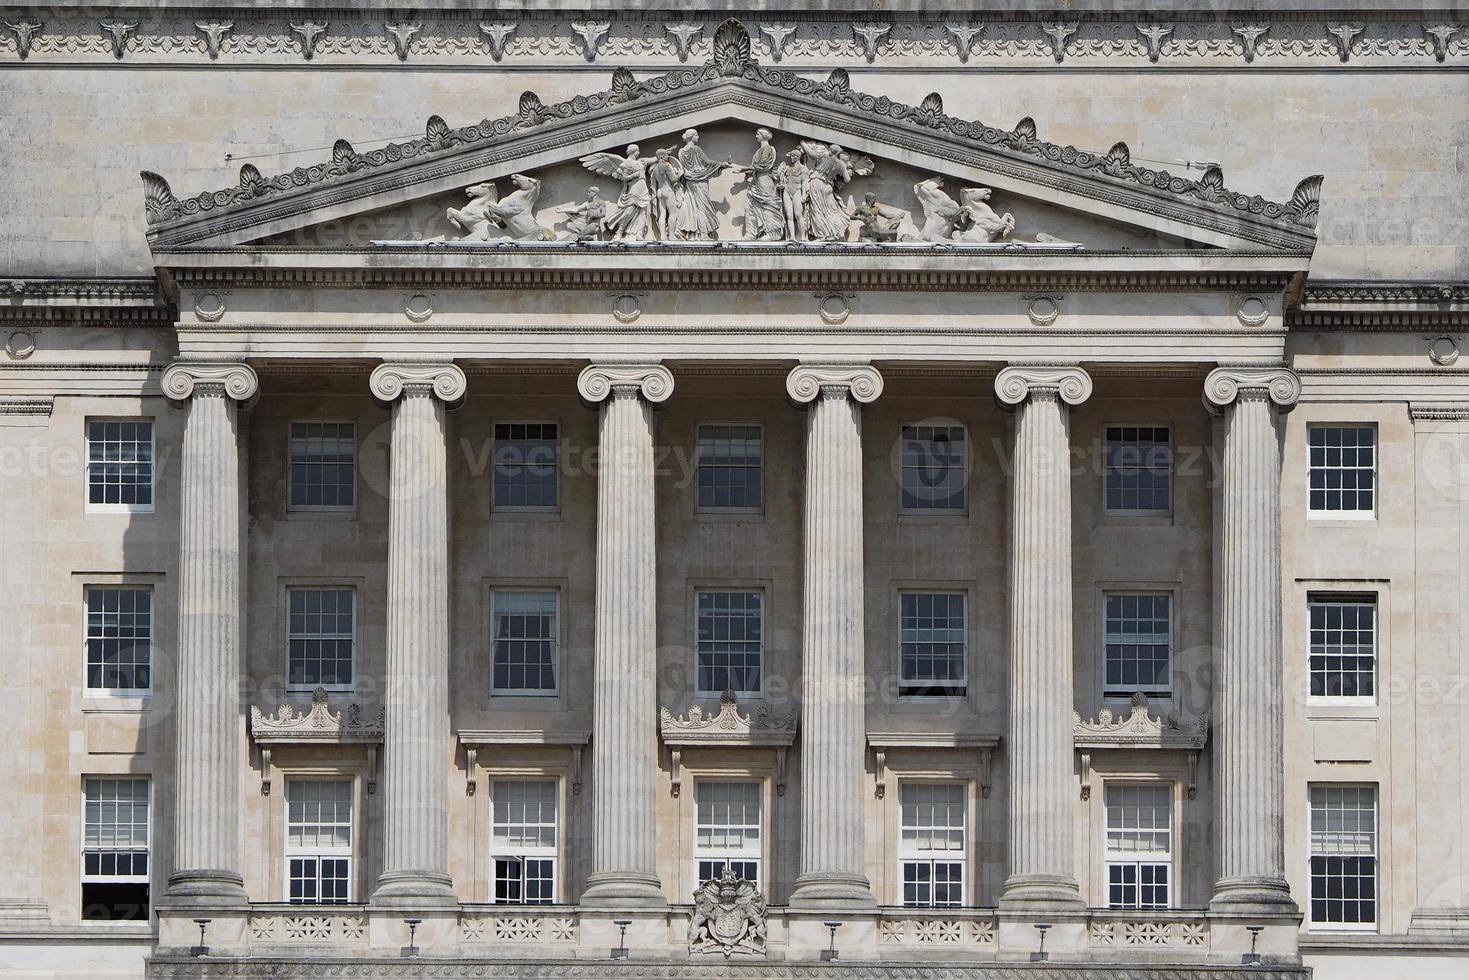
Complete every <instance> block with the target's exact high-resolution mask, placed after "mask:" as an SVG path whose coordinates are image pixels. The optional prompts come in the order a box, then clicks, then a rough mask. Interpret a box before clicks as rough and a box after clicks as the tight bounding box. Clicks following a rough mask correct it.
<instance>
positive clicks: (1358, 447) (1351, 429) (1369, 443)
mask: <svg viewBox="0 0 1469 980" xmlns="http://www.w3.org/2000/svg"><path fill="white" fill-rule="evenodd" d="M1306 448H1307V452H1308V453H1309V454H1310V467H1311V469H1310V492H1311V501H1310V513H1311V514H1312V515H1314V516H1318V517H1371V516H1372V515H1373V513H1374V510H1375V508H1376V505H1377V495H1376V494H1377V429H1376V428H1374V427H1373V426H1371V425H1311V426H1307V427H1306Z"/></svg>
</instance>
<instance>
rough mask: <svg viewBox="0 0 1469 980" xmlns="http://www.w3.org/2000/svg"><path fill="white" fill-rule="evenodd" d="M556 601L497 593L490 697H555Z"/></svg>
mask: <svg viewBox="0 0 1469 980" xmlns="http://www.w3.org/2000/svg"><path fill="white" fill-rule="evenodd" d="M556 598H557V597H556V593H555V592H510V591H505V590H500V589H496V590H495V595H494V602H493V604H492V605H493V609H494V620H495V622H494V627H493V628H494V637H493V641H492V642H493V643H494V652H493V654H492V657H491V661H492V662H491V667H490V674H491V676H490V693H491V694H523V695H542V694H555V693H556V629H557V627H556Z"/></svg>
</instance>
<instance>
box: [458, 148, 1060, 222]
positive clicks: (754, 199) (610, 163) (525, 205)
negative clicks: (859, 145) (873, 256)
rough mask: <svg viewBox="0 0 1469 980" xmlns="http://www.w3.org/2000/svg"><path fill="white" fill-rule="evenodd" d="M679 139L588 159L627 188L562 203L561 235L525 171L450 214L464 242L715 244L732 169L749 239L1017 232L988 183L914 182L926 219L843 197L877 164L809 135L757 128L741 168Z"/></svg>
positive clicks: (873, 200) (871, 198) (585, 160)
mask: <svg viewBox="0 0 1469 980" xmlns="http://www.w3.org/2000/svg"><path fill="white" fill-rule="evenodd" d="M682 141H683V145H682V146H680V147H678V148H677V149H674V148H672V147H668V148H660V149H658V150H656V151H654V153H653V155H652V156H651V157H648V156H643V155H642V151H641V149H640V148H639V147H638V145H637V144H636V143H634V144H632V145H630V146H628V147H627V149H626V151H625V152H624V154H622V155H619V154H616V153H606V152H603V153H589V154H587V155H586V156H583V157H582V158H581V164H582V166H584V167H586V168H587V169H588V170H590V171H592V172H593V173H596V174H600V175H602V176H604V177H611V178H613V179H614V180H617V181H618V182H619V183H620V184H621V185H622V189H621V192H620V193H619V194H618V196H617V200H615V201H609V200H606V199H605V198H603V197H602V196H601V190H600V188H598V187H591V188H589V189H588V190H587V196H586V199H585V200H583V201H580V202H578V203H575V204H569V205H566V206H563V207H558V208H556V211H557V213H559V214H563V215H565V216H566V218H565V221H564V225H565V231H564V232H562V233H560V234H559V235H558V234H557V233H555V232H553V231H552V230H551V229H549V228H547V227H545V226H544V225H542V224H541V223H540V222H539V221H538V220H537V218H536V207H537V203H538V201H539V199H540V194H541V181H540V180H539V179H537V178H535V177H529V176H526V175H525V174H514V175H512V176H511V177H510V181H511V183H512V184H514V185H515V189H514V190H513V191H511V192H510V193H509V194H507V195H505V196H504V197H499V196H498V195H497V190H496V186H495V184H494V183H483V184H476V185H474V186H473V187H470V188H468V189H467V191H466V193H467V194H468V195H469V197H470V203H469V204H468V205H466V206H465V207H462V208H450V209H449V211H448V218H449V220H450V221H451V222H453V223H454V224H455V225H456V226H457V227H458V228H459V229H460V230H461V231H462V232H463V236H462V237H461V239H460V240H461V241H482V242H496V241H540V242H549V241H563V242H591V241H618V242H642V241H665V242H667V241H689V242H710V241H715V240H717V239H718V238H719V217H718V214H717V212H716V208H715V202H714V201H713V199H712V197H711V194H710V188H709V182H710V180H711V179H712V178H713V177H715V176H716V175H718V174H720V173H721V172H723V171H726V170H732V171H736V172H738V173H739V174H740V175H741V176H742V177H743V178H744V180H745V183H746V190H745V213H744V219H745V220H744V240H745V241H755V242H837V241H847V240H848V239H849V235H850V229H851V227H852V224H853V222H856V223H857V226H858V229H859V230H858V237H859V239H860V240H861V241H866V242H914V243H918V242H934V243H939V242H997V241H1003V240H1005V239H1007V238H1009V237H1010V233H1011V232H1012V231H1014V230H1015V219H1014V217H1012V216H1011V215H1010V214H1009V213H1006V214H997V213H995V211H994V210H993V209H992V208H991V207H990V206H989V204H987V203H986V202H987V201H988V199H989V197H990V190H989V189H988V188H985V187H966V188H963V189H962V190H961V191H960V192H959V199H958V200H957V201H956V200H955V199H953V198H952V197H950V196H949V194H948V192H947V191H945V189H944V180H943V178H942V177H930V178H928V179H927V180H923V181H920V182H919V183H917V184H915V185H914V187H913V193H914V195H915V196H916V197H917V199H918V203H919V205H920V206H921V207H922V210H923V220H922V222H921V223H919V222H917V221H915V220H914V218H913V216H912V214H911V213H910V212H909V211H907V210H905V209H903V208H899V207H896V206H894V205H891V204H885V203H883V202H881V201H879V200H877V196H876V195H875V194H871V193H869V194H866V195H864V196H863V199H862V201H861V202H860V203H859V202H856V201H854V199H853V198H852V196H851V195H848V196H847V197H846V200H845V202H844V201H843V199H842V192H843V191H844V190H845V189H846V187H847V185H848V184H849V183H851V181H852V180H853V179H855V178H857V177H865V176H868V175H869V174H871V173H873V172H874V171H875V170H876V165H875V164H874V163H873V162H872V160H870V159H868V158H867V157H864V156H854V155H853V154H851V153H849V152H848V151H846V150H844V149H842V148H841V147H840V146H838V145H837V144H835V143H833V144H824V143H818V142H812V141H809V140H806V141H802V142H801V144H800V146H799V147H798V148H796V149H792V150H790V151H788V152H787V153H786V154H785V155H784V157H783V158H782V157H781V156H780V154H779V153H778V152H777V150H776V148H775V146H774V144H773V143H772V142H771V134H770V131H769V130H768V129H759V130H756V131H755V150H754V153H753V154H752V156H751V159H750V162H749V164H736V163H734V162H732V161H728V160H725V161H717V160H713V159H711V158H710V157H709V155H708V154H707V153H705V151H704V149H703V147H701V146H700V145H699V131H698V130H696V129H689V130H685V131H684V133H683V137H682ZM1040 237H1041V236H1038V238H1040ZM1042 240H1044V239H1042Z"/></svg>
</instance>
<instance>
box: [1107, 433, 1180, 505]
mask: <svg viewBox="0 0 1469 980" xmlns="http://www.w3.org/2000/svg"><path fill="white" fill-rule="evenodd" d="M1174 428H1175V427H1174V425H1173V423H1172V422H1104V423H1102V466H1101V469H1102V514H1103V515H1104V516H1105V517H1108V518H1117V519H1118V520H1124V521H1137V520H1141V521H1146V520H1148V519H1150V518H1151V519H1153V520H1160V521H1161V520H1165V519H1171V518H1172V517H1173V505H1174V501H1175V499H1176V491H1177V487H1176V485H1175V484H1176V480H1175V477H1176V476H1177V472H1176V466H1175V464H1176V462H1177V459H1176V455H1175V453H1174V438H1173V437H1174ZM1112 429H1163V430H1164V431H1166V432H1167V433H1168V506H1167V507H1166V508H1158V509H1155V510H1139V509H1136V508H1116V509H1114V508H1112V507H1109V506H1108V504H1107V476H1108V474H1109V473H1110V472H1111V468H1110V466H1109V463H1108V457H1107V447H1108V445H1109V440H1108V438H1107V433H1108V432H1109V431H1110V430H1112Z"/></svg>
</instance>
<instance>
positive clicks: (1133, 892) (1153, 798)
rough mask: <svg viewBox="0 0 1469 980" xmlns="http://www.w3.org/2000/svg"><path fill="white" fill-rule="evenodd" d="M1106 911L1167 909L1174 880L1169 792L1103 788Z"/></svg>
mask: <svg viewBox="0 0 1469 980" xmlns="http://www.w3.org/2000/svg"><path fill="white" fill-rule="evenodd" d="M1106 796H1107V849H1106V862H1107V907H1108V908H1114V909H1166V908H1168V907H1169V905H1170V896H1171V894H1172V893H1171V891H1170V887H1171V882H1172V880H1173V787H1172V786H1170V785H1167V784H1163V785H1156V784H1155V785H1150V786H1114V785H1110V784H1109V785H1108V786H1107V787H1106Z"/></svg>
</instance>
